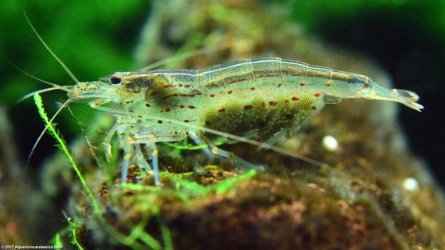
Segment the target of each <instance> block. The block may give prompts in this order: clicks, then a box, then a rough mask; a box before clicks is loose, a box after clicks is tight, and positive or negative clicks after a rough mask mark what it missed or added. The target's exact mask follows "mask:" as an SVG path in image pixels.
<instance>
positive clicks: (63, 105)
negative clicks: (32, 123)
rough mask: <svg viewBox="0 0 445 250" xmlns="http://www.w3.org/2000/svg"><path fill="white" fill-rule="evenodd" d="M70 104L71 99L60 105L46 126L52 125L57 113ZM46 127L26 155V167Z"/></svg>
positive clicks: (46, 127) (46, 128)
mask: <svg viewBox="0 0 445 250" xmlns="http://www.w3.org/2000/svg"><path fill="white" fill-rule="evenodd" d="M70 102H71V99H68V100H66V102H64V103H63V104H62V106H60V108H59V109H58V110H57V111H56V113H54V115H53V117H51V119H50V120H49V122H48V124H52V122H53V121H54V119H55V118H56V117H57V115H59V113H60V112H61V111H62V110H63V109H64V108H65V107H67V106H68V104H69V103H70ZM48 126H49V125H46V126H45V128H44V129H43V130H42V132H41V133H40V135H39V137H37V140H36V142H34V145H33V146H32V149H31V152H29V155H28V159H26V166H28V165H29V161H30V160H31V157H32V155H33V154H34V151H35V150H36V148H37V145H38V144H39V142H40V140H41V139H42V137H43V135H44V134H45V132H46V131H47V130H48Z"/></svg>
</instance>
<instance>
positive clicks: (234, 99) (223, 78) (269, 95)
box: [63, 58, 423, 185]
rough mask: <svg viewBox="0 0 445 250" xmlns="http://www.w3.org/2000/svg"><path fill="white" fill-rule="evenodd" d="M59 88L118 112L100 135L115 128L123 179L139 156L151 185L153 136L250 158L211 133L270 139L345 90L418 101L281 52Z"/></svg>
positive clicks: (406, 102)
mask: <svg viewBox="0 0 445 250" xmlns="http://www.w3.org/2000/svg"><path fill="white" fill-rule="evenodd" d="M63 89H64V90H66V91H67V92H68V97H69V98H70V99H69V100H70V101H74V102H88V103H89V105H90V106H91V107H92V108H95V109H99V110H103V111H106V112H109V113H111V114H112V115H114V116H115V117H116V123H115V125H114V126H113V127H112V129H111V130H110V131H109V133H108V136H107V137H106V139H105V142H106V143H109V140H110V138H111V136H112V135H113V134H115V133H116V134H117V135H118V138H119V144H120V148H121V149H123V151H124V159H123V161H122V182H125V181H126V175H127V170H128V166H129V165H130V164H137V165H139V166H140V167H143V168H146V169H148V168H150V167H151V168H152V170H153V173H154V179H155V183H156V185H159V184H160V180H159V168H158V165H159V163H158V149H157V144H158V143H162V142H171V143H175V142H179V141H182V140H184V139H185V138H187V137H188V138H191V139H192V140H193V141H195V142H196V143H197V144H207V146H208V147H207V148H206V149H205V151H206V153H207V154H209V155H219V156H223V157H228V158H232V159H236V160H237V161H239V162H240V163H242V164H245V165H249V164H250V163H248V162H246V161H243V160H242V159H240V158H237V157H235V156H234V155H233V154H232V153H230V152H226V151H224V150H221V149H219V148H218V147H216V146H215V145H213V143H212V140H211V137H215V136H217V137H221V136H222V137H229V138H233V135H240V136H236V138H244V137H245V138H249V139H246V140H247V141H248V142H249V141H251V140H250V139H254V140H256V141H260V142H264V144H265V145H272V144H273V143H274V142H276V140H277V139H279V138H281V137H283V136H290V135H292V134H293V133H294V132H296V131H297V130H298V129H299V127H300V126H301V125H302V123H303V122H304V121H305V120H307V119H308V118H310V117H311V116H313V115H314V114H316V113H317V112H318V111H320V110H321V109H322V107H323V106H324V105H325V104H332V103H338V102H339V101H341V100H342V99H347V98H364V99H370V100H385V101H394V102H399V103H401V104H403V105H405V106H407V107H409V108H412V109H414V110H417V111H420V110H421V109H422V108H423V106H422V105H420V104H419V103H417V100H418V99H419V98H418V96H417V95H416V94H415V93H414V92H412V91H409V90H400V89H391V90H389V89H386V88H384V87H382V86H381V85H379V84H377V83H376V82H374V81H373V80H371V79H370V78H369V77H367V76H364V75H360V74H355V73H349V72H343V71H337V70H333V69H329V68H325V67H321V66H314V65H308V64H306V63H303V62H298V61H292V60H285V59H281V58H258V59H247V60H241V61H236V62H232V63H228V64H221V65H216V66H213V67H209V68H204V69H199V70H171V71H169V70H155V71H148V72H117V73H114V74H112V75H111V76H110V77H109V78H108V79H101V80H99V81H93V82H78V83H77V84H76V85H74V86H68V87H63ZM144 151H146V152H148V158H150V159H151V165H150V164H149V163H148V162H147V159H146V158H147V157H146V156H144V153H143V152H144ZM251 165H252V166H253V164H251Z"/></svg>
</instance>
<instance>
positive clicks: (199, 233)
mask: <svg viewBox="0 0 445 250" xmlns="http://www.w3.org/2000/svg"><path fill="white" fill-rule="evenodd" d="M204 2H205V3H204ZM287 6H288V5H285V4H284V5H283V4H279V3H276V4H266V3H262V2H257V1H250V0H243V1H230V0H227V1H211V2H210V3H209V2H206V1H162V2H161V1H159V2H155V3H153V4H152V10H151V12H150V13H151V15H148V13H147V16H148V19H147V21H146V24H145V26H144V28H143V31H142V34H141V39H140V41H139V43H138V45H137V49H136V52H137V53H136V54H137V56H136V58H137V59H136V63H135V64H137V65H140V66H141V67H142V66H143V65H147V64H150V63H152V62H153V61H156V60H159V59H163V58H169V57H172V56H175V55H178V54H181V53H184V52H188V51H197V50H198V49H201V48H206V51H205V53H195V54H194V55H193V56H189V57H187V58H186V59H182V60H175V61H173V62H169V63H167V65H165V68H201V67H205V66H209V65H213V64H218V63H222V62H227V61H230V60H235V59H240V58H253V57H259V56H279V57H282V58H289V59H299V60H302V61H305V62H307V63H311V64H316V65H326V66H329V67H332V68H335V69H340V70H345V71H351V72H357V73H361V74H366V75H369V76H371V77H372V78H373V79H374V80H375V81H376V82H379V83H382V84H383V85H386V86H389V85H390V80H389V77H388V76H387V75H386V74H385V73H384V71H383V70H381V69H380V68H379V67H378V66H376V64H374V63H373V62H372V61H371V60H369V59H367V58H365V57H364V56H360V55H358V54H351V53H350V52H346V51H341V50H339V49H337V48H334V47H331V46H329V45H328V42H320V41H319V40H317V39H315V38H312V37H310V36H309V35H308V34H307V33H306V32H304V30H303V29H302V27H301V26H300V25H299V24H297V23H295V22H291V21H290V19H291V18H289V15H290V13H289V11H288V8H287ZM184 13H187V15H184ZM119 54H120V53H119ZM46 106H48V105H46ZM398 108H399V107H398V106H397V104H393V103H387V102H377V101H369V100H344V101H343V102H341V103H339V104H336V105H327V106H326V107H325V108H324V109H323V110H322V111H321V112H320V113H319V114H317V115H316V116H315V117H314V118H313V119H311V120H309V121H307V122H306V124H305V126H303V128H302V129H300V131H299V132H298V133H297V134H296V135H294V136H292V137H290V138H287V139H283V140H281V141H279V142H278V143H277V144H276V146H277V147H279V148H281V149H283V150H285V151H287V152H292V153H294V154H298V155H303V156H306V157H310V158H311V159H314V160H316V161H317V162H319V163H320V164H313V163H307V162H305V161H302V160H299V159H296V158H295V157H290V156H286V155H284V154H280V153H277V152H275V151H271V150H266V149H263V150H258V148H257V147H256V146H253V145H248V144H246V143H241V142H238V143H226V144H223V145H221V148H223V149H225V150H228V151H230V152H233V153H235V154H236V155H237V156H239V157H241V158H242V159H244V160H247V161H249V162H254V163H257V164H260V165H262V166H264V170H255V169H246V168H245V167H242V166H238V165H237V163H236V162H231V161H227V160H224V159H213V160H210V159H208V157H207V156H206V155H205V154H204V153H203V152H202V151H201V150H186V149H184V148H190V147H189V146H188V145H185V146H184V148H181V147H176V148H175V147H173V146H172V145H168V144H160V145H159V149H160V152H159V154H160V166H161V183H162V185H161V186H154V185H153V176H152V173H151V172H150V171H149V172H146V171H143V170H142V169H140V168H139V167H137V166H130V170H129V174H128V182H127V183H126V184H122V183H121V179H120V162H121V161H120V159H121V158H122V153H121V152H119V150H118V149H117V148H118V145H117V142H115V141H113V142H112V144H113V145H112V146H113V147H112V149H113V152H112V157H111V159H108V160H109V161H107V160H106V159H105V156H104V151H103V147H102V145H101V142H102V140H103V138H104V136H106V132H107V131H108V129H109V128H110V127H111V125H112V124H113V117H111V116H109V115H107V114H104V113H98V114H97V116H96V117H95V118H94V119H91V120H90V122H83V123H87V125H85V128H84V133H85V135H86V138H88V139H87V140H86V139H85V138H84V137H80V138H79V139H76V140H75V142H74V143H72V144H71V147H70V148H71V149H70V153H71V154H72V155H73V157H74V161H75V162H76V166H77V167H78V168H79V171H80V173H81V175H80V177H79V175H76V173H75V172H74V171H73V170H72V169H73V166H72V165H73V164H68V163H67V161H66V158H65V155H63V154H62V152H60V153H58V154H57V155H55V156H53V157H52V158H50V159H49V160H48V161H47V163H46V164H45V166H44V167H43V169H42V171H41V173H42V174H41V186H40V188H39V189H38V190H30V189H29V186H28V185H25V184H24V183H19V184H18V183H17V182H2V199H4V200H5V201H8V202H9V201H11V200H14V199H13V197H14V196H16V195H15V194H14V192H13V191H12V190H15V189H17V190H22V192H23V196H22V197H23V198H22V200H25V201H18V199H15V200H16V201H15V202H14V203H2V205H3V204H7V205H6V206H5V205H3V206H5V209H2V211H6V213H5V212H3V213H2V214H1V218H0V222H1V223H2V225H4V227H2V228H3V229H0V230H2V232H0V237H1V238H0V241H1V242H2V244H3V243H4V242H6V243H7V244H39V245H42V244H54V245H57V246H60V245H63V246H64V248H79V249H81V248H84V249H104V248H115V249H119V248H122V247H128V248H134V249H146V248H153V249H172V248H175V249H444V248H445V214H444V211H445V200H444V196H443V193H442V191H441V190H440V189H439V187H438V186H437V184H436V183H435V180H434V179H433V178H432V177H431V176H430V174H429V172H428V170H427V167H426V166H425V164H424V163H423V162H422V161H421V160H420V159H418V158H417V157H416V155H415V154H413V153H412V152H411V151H410V148H409V146H408V145H407V142H406V139H405V137H404V135H403V133H402V130H401V127H400V125H399V124H398V123H397V110H398ZM412 112H415V111H412ZM36 113H37V111H36ZM417 115H419V114H417ZM227 119H229V117H227ZM226 122H228V124H229V125H230V121H226ZM42 123H43V121H42ZM246 126H250V124H246ZM1 128H2V133H3V134H5V135H8V136H9V134H10V132H8V131H9V130H10V128H8V126H2V127H1ZM237 128H238V127H237ZM3 131H6V132H3ZM60 134H62V136H63V131H62V132H61V133H60ZM5 138H6V137H5ZM326 138H335V141H336V142H337V143H338V145H337V146H329V144H328V143H326V141H327V139H326ZM86 141H87V142H88V143H87V142H86ZM5 142H8V141H7V140H5ZM2 143H3V142H2ZM1 146H2V149H3V148H5V149H10V148H11V147H10V146H8V144H7V143H5V144H2V145H1ZM2 152H3V150H2ZM5 152H11V151H5ZM5 156H8V158H5V159H9V163H8V164H12V163H10V162H18V160H17V159H16V158H17V157H16V156H15V155H14V153H8V154H5ZM11 159H12V160H11ZM2 163H3V161H2ZM3 169H5V170H6V169H10V170H8V171H3ZM12 169H13V168H7V167H4V166H3V165H2V178H3V176H11V177H12V176H13V177H14V178H22V180H26V179H25V178H26V177H24V176H25V175H26V172H25V173H23V172H22V171H11V170H12ZM34 178H35V177H34ZM3 179H4V178H3ZM8 179H9V178H8ZM80 179H82V180H84V181H85V184H86V186H88V189H89V190H91V193H92V195H93V196H91V195H89V194H88V191H87V189H86V187H85V185H83V184H82V183H81V181H80ZM4 194H9V196H4ZM16 197H17V196H16ZM32 197H33V198H32ZM27 203H28V204H33V205H32V206H33V208H29V211H28V210H27V209H24V207H26V204H27ZM15 207H20V208H21V209H22V210H20V211H19V210H17V211H14V208H15ZM34 207H35V208H34ZM23 210H25V211H23ZM21 214H28V218H29V219H26V220H25V219H24V217H23V216H22V217H21ZM42 216H43V217H46V218H48V219H47V221H48V223H46V224H44V223H42V221H44V220H45V219H42ZM42 224H43V225H42ZM33 226H34V227H33ZM44 228H46V229H47V230H49V231H51V235H49V236H47V235H46V234H45V235H46V236H45V237H48V239H46V241H43V242H42V239H41V238H40V237H39V234H42V235H43V234H44V233H42V230H43V229H44ZM39 231H40V232H39ZM51 237H52V239H51Z"/></svg>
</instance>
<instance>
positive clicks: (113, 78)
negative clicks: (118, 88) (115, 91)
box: [109, 75, 122, 84]
mask: <svg viewBox="0 0 445 250" xmlns="http://www.w3.org/2000/svg"><path fill="white" fill-rule="evenodd" d="M109 81H110V83H111V84H119V83H121V82H122V77H120V76H116V75H115V76H111V77H110V79H109Z"/></svg>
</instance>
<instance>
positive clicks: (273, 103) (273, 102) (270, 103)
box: [269, 101, 278, 107]
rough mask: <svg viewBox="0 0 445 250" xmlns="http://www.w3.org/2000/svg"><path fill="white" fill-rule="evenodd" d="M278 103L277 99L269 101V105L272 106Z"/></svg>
mask: <svg viewBox="0 0 445 250" xmlns="http://www.w3.org/2000/svg"><path fill="white" fill-rule="evenodd" d="M277 104H278V102H275V101H270V102H269V105H270V106H272V107H273V106H275V105H277Z"/></svg>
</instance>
